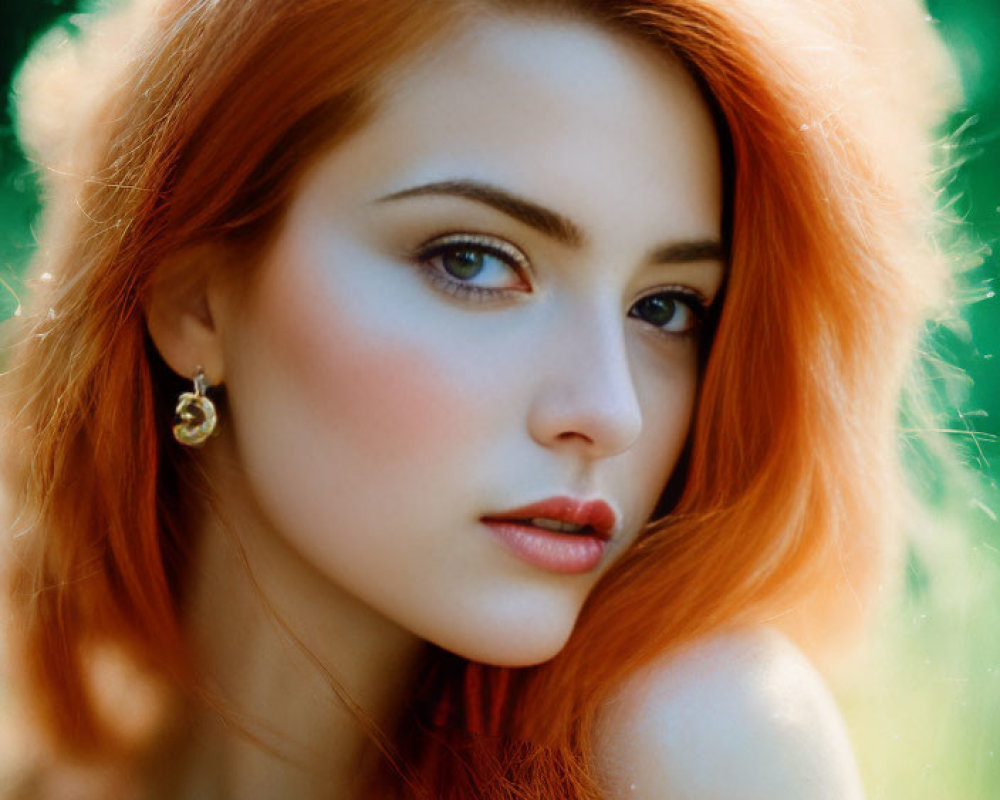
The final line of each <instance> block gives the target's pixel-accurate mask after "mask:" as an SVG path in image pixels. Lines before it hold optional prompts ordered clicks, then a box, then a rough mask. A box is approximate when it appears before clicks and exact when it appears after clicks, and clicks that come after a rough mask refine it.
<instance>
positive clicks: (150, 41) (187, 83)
mask: <svg viewBox="0 0 1000 800" xmlns="http://www.w3.org/2000/svg"><path fill="white" fill-rule="evenodd" d="M144 5H145V3H140V4H139V6H140V7H139V9H138V11H137V12H135V13H136V14H137V16H138V17H142V18H143V19H145V20H146V23H145V24H143V25H141V26H139V27H138V28H135V27H134V26H131V25H130V24H129V23H128V19H129V18H128V13H129V12H127V11H126V12H120V16H119V17H117V18H115V17H108V18H107V19H104V20H101V21H98V22H95V23H94V28H93V30H92V31H85V32H84V36H83V37H82V42H78V43H77V45H76V47H78V48H80V47H82V48H86V47H88V46H90V45H88V42H97V43H98V44H99V45H101V43H102V41H103V45H102V46H103V48H104V51H105V52H106V51H108V50H109V49H110V48H111V45H110V44H109V42H111V41H114V42H116V43H117V44H118V45H121V47H122V48H123V49H121V50H120V51H116V52H117V53H118V55H117V56H116V58H117V59H118V62H120V63H117V64H116V65H114V68H113V69H110V71H109V74H108V76H107V77H106V78H105V80H104V82H103V85H104V86H105V88H106V90H105V91H103V92H102V91H95V92H93V96H88V97H87V98H85V101H78V102H77V105H78V106H79V108H77V109H76V112H77V113H75V114H70V115H69V117H70V119H72V120H73V123H74V124H73V126H71V127H70V128H69V129H67V130H63V131H52V130H50V129H49V128H50V127H51V126H47V125H46V124H45V115H44V114H41V115H40V114H38V113H35V112H33V104H34V103H36V102H41V101H43V100H44V96H43V95H44V92H45V91H46V90H45V86H46V84H45V81H44V80H43V78H44V76H45V74H46V72H47V71H49V72H51V71H52V65H53V64H54V63H55V62H56V60H57V59H59V58H66V57H67V55H66V52H64V51H65V50H66V48H63V49H62V50H61V51H60V50H59V49H58V48H46V47H45V46H44V45H43V46H42V47H41V48H40V54H39V55H38V56H37V57H36V58H35V59H34V62H29V64H28V66H27V67H26V68H25V69H24V71H23V73H22V76H21V82H20V86H21V92H22V95H23V97H22V101H21V118H20V119H21V128H22V139H23V141H24V142H25V145H26V148H27V150H28V152H29V153H30V154H32V155H33V156H34V157H35V158H36V160H37V161H38V163H39V164H40V165H41V166H42V167H43V168H45V169H47V170H49V172H50V176H49V177H50V185H49V188H48V197H47V208H46V215H45V219H44V220H43V222H44V224H43V227H42V233H41V239H40V246H39V250H38V254H37V256H36V259H35V265H34V274H35V275H36V277H37V278H38V280H39V283H38V286H37V291H36V293H35V297H34V299H33V301H32V302H33V309H34V310H33V312H31V313H28V314H25V315H24V317H23V319H22V320H21V321H19V322H18V323H17V325H12V326H11V327H12V329H13V331H17V333H16V334H15V336H16V340H15V341H14V345H13V348H12V352H11V355H10V363H9V369H8V372H7V373H6V374H5V375H4V376H3V391H2V393H0V396H2V397H3V399H4V402H5V403H6V404H7V406H8V408H9V412H10V413H9V415H8V416H9V419H10V424H9V426H8V428H7V430H6V432H5V434H4V435H5V451H4V470H5V472H4V477H5V482H6V485H7V488H8V490H9V492H10V494H11V501H12V505H13V510H14V513H13V515H12V519H13V526H12V530H13V532H14V535H15V539H14V553H13V555H12V558H11V566H10V571H11V584H10V585H11V594H10V598H11V604H12V609H13V618H14V619H15V621H16V622H15V626H14V627H15V631H16V635H17V637H18V642H17V644H18V649H17V650H16V653H17V655H18V656H19V658H20V662H21V664H22V666H23V672H24V675H25V676H26V678H27V682H28V685H29V687H30V690H31V692H32V695H31V696H32V698H33V703H34V707H35V708H37V709H38V710H39V713H40V717H41V719H42V724H43V727H44V728H45V729H46V730H47V731H48V732H49V734H50V735H51V737H52V738H53V739H54V741H56V742H57V743H58V744H59V745H60V746H61V747H62V748H64V749H66V750H68V751H71V752H75V753H78V754H79V753H91V754H107V753H108V752H111V751H112V750H113V749H114V747H115V746H116V739H115V736H114V735H113V731H112V730H111V729H110V728H109V726H108V724H107V720H106V719H104V717H103V715H102V711H101V710H100V708H99V707H98V705H97V704H96V702H95V697H94V692H93V690H92V686H91V682H90V672H91V662H92V659H93V657H94V653H95V652H98V651H100V649H101V648H104V647H108V646H111V647H114V648H116V649H118V650H120V651H123V652H125V653H127V654H128V655H129V657H130V658H131V659H132V660H133V661H134V662H135V663H137V664H139V665H140V666H142V667H143V668H146V669H149V670H151V671H152V672H154V673H155V674H158V675H160V676H162V677H164V678H166V679H167V682H168V683H169V684H171V685H174V686H180V687H187V688H189V689H190V688H192V687H194V686H196V684H197V669H196V667H197V665H193V664H191V663H189V661H188V658H187V648H186V645H185V637H184V631H183V630H182V628H181V625H180V622H179V615H178V604H179V600H180V598H181V596H182V595H183V587H184V578H185V573H186V559H187V553H188V551H189V549H190V548H189V544H188V542H187V541H186V539H185V532H186V530H187V529H188V521H189V517H190V514H191V513H193V509H194V508H195V507H196V504H195V503H194V501H193V500H192V498H193V497H194V496H195V495H196V494H197V490H196V488H195V487H193V486H191V485H189V484H188V483H186V482H185V475H187V474H189V472H190V470H191V469H192V468H193V464H192V457H191V455H190V454H189V453H182V452H180V451H179V449H178V448H177V447H176V446H175V445H174V444H173V442H172V441H171V440H170V436H169V426H168V424H167V423H166V417H167V415H168V414H169V408H167V405H168V404H169V402H170V399H171V398H172V397H175V396H176V393H175V391H174V387H173V384H172V377H171V376H170V375H169V373H168V372H167V371H166V370H165V368H164V367H163V366H162V364H160V363H159V362H158V360H157V358H156V356H155V354H154V353H153V351H152V350H151V349H150V347H149V345H148V341H147V334H146V330H145V325H144V320H143V314H142V307H141V300H142V297H143V294H144V292H145V290H146V287H147V286H148V285H149V283H150V280H151V279H152V276H153V275H154V272H155V270H156V267H157V265H158V264H159V263H161V262H162V261H163V260H164V259H165V258H167V257H168V256H170V255H171V254H172V253H176V252H178V251H179V250H181V249H183V248H186V247H190V246H194V245H196V244H198V243H200V242H205V241H216V242H218V241H223V242H226V241H228V242H232V243H233V246H234V247H236V246H240V245H241V243H243V242H245V241H246V240H248V239H250V240H256V239H257V238H258V237H262V236H266V235H267V234H268V232H269V231H272V230H273V229H274V227H275V225H277V224H279V222H280V216H281V212H282V209H283V208H284V206H285V204H286V202H287V200H288V198H289V196H290V195H291V193H292V192H293V191H294V187H295V182H296V178H297V177H298V176H299V175H300V174H301V172H302V170H303V169H305V168H306V167H307V166H308V164H309V163H310V160H311V159H312V158H314V157H315V156H316V155H317V154H318V153H319V152H320V151H321V150H323V149H326V148H329V147H331V146H335V145H336V142H337V141H338V139H339V138H341V137H343V136H345V135H346V134H347V133H349V132H351V131H353V130H356V129H357V128H358V127H359V126H361V125H363V124H364V121H365V119H366V116H367V114H368V113H369V112H370V110H371V109H373V108H374V107H375V106H376V105H377V103H378V92H379V86H380V85H381V84H380V79H382V78H383V77H384V75H385V74H386V72H387V71H388V70H391V69H397V68H401V67H400V65H405V59H406V58H407V57H408V55H409V54H411V53H414V52H416V51H417V50H419V49H420V48H423V47H427V46H429V44H430V43H431V42H432V41H435V40H436V37H442V36H445V35H446V34H447V31H448V30H451V29H452V26H455V25H458V24H460V23H461V20H462V18H463V16H464V15H467V14H471V13H480V12H481V11H482V10H483V9H485V8H494V9H500V10H501V11H505V12H506V11H508V10H509V11H510V12H511V13H519V12H521V11H525V12H536V11H537V12H545V13H552V14H566V15H571V16H575V17H578V18H580V17H582V18H585V19H587V20H590V21H592V22H593V23H594V24H596V25H601V26H606V27H607V28H608V29H609V30H614V31H618V32H622V33H624V34H626V35H629V36H633V37H635V38H637V39H641V40H643V41H646V42H652V43H654V44H655V45H656V46H658V47H661V48H662V49H663V50H665V51H669V52H670V53H672V54H674V55H676V56H678V57H680V58H681V59H682V60H683V61H684V62H685V63H686V64H687V65H688V66H689V68H690V69H691V71H692V73H693V74H695V75H696V77H697V78H698V80H699V81H700V82H701V83H702V84H703V86H704V87H705V89H706V91H707V93H708V95H709V96H710V98H711V102H712V103H713V104H714V105H715V106H716V107H717V110H718V112H719V116H720V126H721V128H722V132H723V134H724V136H723V138H725V139H726V140H727V142H728V148H729V149H730V151H731V153H730V155H731V161H732V164H731V166H732V169H731V173H732V174H731V180H730V181H729V183H730V185H729V186H728V187H727V191H728V193H729V196H728V201H729V205H730V207H731V209H732V213H731V214H730V215H729V216H730V217H731V219H729V220H728V224H729V230H728V231H727V234H728V237H729V241H730V254H731V255H730V263H729V274H728V280H727V286H726V290H725V302H724V306H723V310H722V314H721V317H720V319H719V324H718V328H717V331H716V333H715V337H714V342H713V344H712V349H711V354H710V357H709V358H708V361H707V365H706V368H705V372H704V376H703V382H702V387H701V392H700V401H699V405H698V408H697V412H696V419H695V422H694V427H693V433H692V438H691V442H690V448H689V458H688V460H687V465H686V467H685V472H684V475H683V476H682V477H683V485H682V487H681V491H680V493H679V500H677V502H676V504H675V505H674V507H673V508H672V510H671V512H670V513H669V515H668V516H666V517H665V518H664V519H662V520H660V521H658V522H656V523H654V524H651V525H650V526H649V528H648V529H647V530H646V531H645V532H644V533H643V535H642V536H641V538H640V540H639V541H638V542H637V543H636V545H635V546H634V547H633V548H632V549H631V550H630V551H629V552H628V553H626V554H625V556H624V557H623V558H622V559H621V560H620V562H618V563H617V564H615V565H614V567H613V568H612V569H611V570H610V571H609V572H608V573H607V575H606V576H605V577H604V579H603V580H602V581H601V583H600V584H599V585H598V586H597V588H596V589H595V590H594V592H593V593H592V595H591V597H590V598H589V600H588V602H587V604H586V606H585V607H584V609H583V612H582V614H581V616H580V619H579V622H578V624H577V626H576V629H575V630H574V633H573V635H572V637H571V639H570V641H569V644H568V645H567V646H566V648H565V649H564V650H563V651H562V652H561V653H560V654H559V655H558V656H557V657H556V658H555V659H553V660H552V661H551V662H549V663H547V664H544V665H542V666H539V667H534V668H530V669H523V670H510V669H501V668H493V667H485V666H481V665H475V664H468V663H466V662H464V661H462V660H461V659H459V658H457V657H455V656H450V655H448V654H445V653H437V652H433V657H432V658H431V660H430V661H431V663H429V665H428V667H427V669H426V670H425V672H424V673H422V674H421V676H417V678H416V680H415V691H417V690H418V689H419V691H421V692H424V693H427V694H429V695H430V696H432V697H433V702H431V703H430V704H426V703H424V704H414V706H413V709H412V710H411V712H412V714H413V716H414V718H415V719H416V720H417V722H419V723H420V724H418V725H412V724H411V725H408V726H404V728H405V731H406V732H400V733H399V734H397V735H396V741H395V748H396V749H397V750H398V752H399V753H400V754H401V757H402V763H401V770H402V772H403V773H405V775H406V777H405V779H404V778H403V777H400V775H399V774H398V773H397V772H396V771H395V770H394V769H388V768H387V769H386V770H385V771H384V772H383V775H382V778H381V780H383V781H384V786H381V788H380V791H382V792H384V793H385V794H387V795H392V794H393V793H402V795H405V796H412V795H413V794H414V793H415V792H417V791H419V790H420V788H421V787H422V788H423V789H424V790H426V792H427V795H428V796H429V797H434V798H437V799H438V800H440V799H442V798H464V799H466V800H468V798H479V797H481V798H500V797H518V798H554V797H560V798H562V797H566V798H585V797H587V798H589V797H594V796H596V788H595V784H594V781H593V776H592V774H591V765H590V760H589V753H590V750H591V748H590V738H589V737H590V736H591V734H592V732H593V729H594V723H595V719H596V715H597V711H598V709H599V707H600V705H601V702H602V701H603V700H604V699H606V698H607V696H608V694H609V692H611V691H613V690H614V688H615V687H616V686H618V685H619V684H620V682H621V681H622V680H623V679H624V678H626V677H627V676H628V675H629V674H630V673H632V672H633V671H635V670H636V669H638V668H639V667H641V666H643V665H644V664H646V663H648V662H649V661H650V660H651V659H653V658H655V657H656V656H658V655H660V654H662V653H664V652H667V651H669V650H670V649H671V648H675V647H677V646H679V645H680V644H683V643H685V642H688V641H690V640H692V639H694V638H695V637H698V636H700V635H704V634H706V633H708V632H710V631H712V630H714V629H717V628H719V627H720V626H724V625H730V624H736V623H740V622H759V621H761V620H762V619H764V618H779V619H783V620H787V621H788V626H789V627H795V626H797V625H798V624H799V621H800V620H801V619H807V618H808V619H817V618H822V619H824V620H825V621H826V622H829V621H831V620H832V619H833V618H834V617H836V616H838V615H840V614H841V613H842V612H843V610H844V607H845V605H850V604H851V603H854V604H857V603H858V600H857V598H858V597H861V596H863V595H864V594H865V592H866V591H867V590H868V588H869V586H870V583H871V582H872V579H873V576H876V575H877V574H878V565H879V563H880V559H881V554H882V552H883V550H884V545H885V544H886V542H887V541H888V540H889V539H890V536H889V534H891V532H892V531H893V530H894V529H895V524H896V514H897V511H898V508H897V503H898V501H899V500H900V498H901V497H903V495H904V490H903V487H902V482H901V475H900V469H899V465H898V452H897V446H898V445H897V441H896V414H897V407H898V401H899V396H900V391H901V387H902V383H903V380H904V376H905V373H906V369H907V365H908V363H909V361H910V359H911V356H912V353H913V349H914V346H915V343H916V341H917V335H918V333H919V330H920V324H921V320H922V315H923V314H924V312H925V311H926V309H927V306H928V304H929V302H930V301H931V300H933V298H934V297H935V296H936V293H937V292H938V291H939V290H940V285H941V280H942V279H943V275H942V272H941V268H940V263H939V260H938V259H936V258H935V257H934V255H933V252H932V250H931V247H930V245H929V242H928V237H927V235H926V233H925V231H926V230H927V226H928V225H930V223H931V220H932V198H931V194H930V192H929V191H928V190H929V187H930V184H929V182H928V176H929V174H930V168H931V161H930V148H929V146H928V144H927V143H928V139H927V136H928V129H929V125H930V123H932V122H933V121H934V120H935V116H934V115H935V114H936V113H937V112H939V111H940V104H939V102H938V101H939V100H940V97H941V95H940V94H936V93H934V92H932V91H930V90H931V89H933V88H934V87H933V86H931V85H930V84H927V85H924V86H922V87H921V89H922V90H924V91H925V92H927V94H926V96H925V97H924V98H923V99H922V100H921V101H920V102H914V100H915V99H916V98H917V95H916V94H914V92H913V88H914V85H915V84H916V82H917V81H918V80H920V76H922V77H923V78H924V79H925V83H926V82H927V81H933V80H936V78H937V75H938V73H937V72H936V71H935V69H936V67H937V65H940V63H941V61H940V60H939V59H940V55H939V53H938V52H937V50H936V49H935V48H936V43H935V42H934V40H933V37H932V36H931V35H930V33H929V32H928V31H927V30H925V27H926V26H925V25H924V23H923V15H922V13H921V10H920V9H919V8H918V7H917V4H916V3H915V2H908V1H907V0H898V2H897V1H894V2H891V3H885V4H881V8H880V9H879V10H876V11H870V10H862V9H861V5H864V4H860V5H855V4H854V3H850V2H845V1H844V0H830V1H829V2H825V3H803V2H800V1H798V2H796V1H795V0H729V2H722V0H507V1H506V2H501V0H495V1H491V0H477V2H459V0H455V1H454V2H446V1H445V0H435V2H432V3H418V2H415V0H300V1H299V2H295V3H288V4H278V3H265V2H261V1H260V0H240V2H230V3H223V2H209V0H172V1H171V2H166V3H163V4H161V5H160V6H159V7H158V9H157V10H156V11H153V10H150V9H147V8H144V7H143V6H144ZM869 5H870V4H869ZM116 26H117V27H118V30H119V31H124V32H127V33H128V35H127V36H125V37H118V38H117V39H115V38H114V37H112V34H111V32H112V31H113V30H115V29H116ZM905 34H909V35H910V38H909V40H908V41H907V44H906V46H905V47H896V46H895V45H894V42H896V39H895V38H892V37H902V36H903V35H905ZM102 37H106V38H105V39H104V40H102ZM70 51H71V52H72V48H70ZM82 52H83V53H84V54H85V55H86V54H87V53H88V52H89V53H91V55H93V54H94V53H99V52H100V48H95V49H92V50H91V51H87V50H86V49H84V50H83V51H82ZM907 53H914V54H916V55H914V56H911V57H908V58H907V60H905V61H904V62H903V63H897V62H899V61H900V59H902V58H903V57H904V55H906V54H907ZM928 54H930V55H931V56H932V59H933V63H934V65H935V67H933V68H932V67H928V66H927V63H928V61H927V56H928ZM88 63H89V62H87V61H86V59H83V62H82V66H81V65H77V67H76V68H77V69H84V70H86V69H87V68H88ZM90 68H91V69H93V67H90ZM907 71H908V72H907ZM38 120H41V121H40V122H38ZM42 276H44V280H43V279H42ZM13 331H12V332H13ZM198 499H200V498H198ZM828 612H829V613H828ZM848 616H850V614H848ZM800 630H801V629H800ZM458 716H460V717H461V720H462V721H461V723H460V724H457V723H456V719H457V718H458ZM415 731H416V732H417V733H414V732H415ZM404 786H405V787H407V788H403V787H404Z"/></svg>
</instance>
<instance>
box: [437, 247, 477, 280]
mask: <svg viewBox="0 0 1000 800" xmlns="http://www.w3.org/2000/svg"><path fill="white" fill-rule="evenodd" d="M440 258H441V267H442V269H444V271H445V272H447V273H448V274H449V275H451V276H452V277H454V278H458V279H459V280H463V281H468V280H471V279H472V278H475V277H476V276H477V275H479V273H481V272H482V271H483V268H484V267H485V265H486V254H485V253H484V252H483V251H482V250H472V249H458V248H456V249H454V250H448V251H445V252H443V253H442V254H441V256H440Z"/></svg>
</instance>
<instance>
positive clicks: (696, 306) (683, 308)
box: [629, 289, 705, 334]
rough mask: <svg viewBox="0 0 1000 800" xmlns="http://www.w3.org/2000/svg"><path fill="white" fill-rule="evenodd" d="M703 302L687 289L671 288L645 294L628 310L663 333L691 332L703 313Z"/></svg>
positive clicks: (631, 314) (632, 315) (630, 313)
mask: <svg viewBox="0 0 1000 800" xmlns="http://www.w3.org/2000/svg"><path fill="white" fill-rule="evenodd" d="M704 311H705V305H704V302H703V301H702V300H701V298H700V297H698V296H697V295H696V294H694V293H693V292H691V291H689V290H680V289H673V290H671V291H662V292H657V293H655V294H650V295H646V296H645V297H643V298H642V299H640V300H638V301H637V302H636V303H635V305H633V306H632V308H631V309H630V310H629V316H630V317H634V318H636V319H640V320H642V321H643V322H645V323H648V324H649V325H652V326H653V327H654V328H658V329H660V330H661V331H663V332H664V333H675V334H685V333H691V332H692V331H693V330H694V329H695V328H696V327H697V326H698V323H699V322H700V321H701V317H702V316H703V315H704Z"/></svg>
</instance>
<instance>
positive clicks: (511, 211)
mask: <svg viewBox="0 0 1000 800" xmlns="http://www.w3.org/2000/svg"><path fill="white" fill-rule="evenodd" d="M427 196H444V197H460V198H463V199H465V200H473V201H475V202H477V203H482V204H483V205H487V206H490V207H492V208H495V209H496V210H497V211H500V212H501V213H503V214H506V215H507V216H509V217H512V218H514V219H516V220H517V221H518V222H522V223H524V224H525V225H527V226H529V227H531V228H534V229H535V230H537V231H540V232H541V233H543V234H545V235H546V236H549V237H550V238H552V239H555V240H556V241H557V242H560V243H562V244H566V245H569V246H572V247H580V246H581V245H582V244H583V243H584V242H585V241H586V239H587V237H586V235H585V234H584V233H583V231H582V230H581V229H580V228H579V227H578V226H577V225H576V224H574V223H573V222H572V221H571V220H569V219H567V218H566V217H564V216H563V215H562V214H559V213H557V212H555V211H552V210H551V209H548V208H545V207H544V206H540V205H538V204H537V203H533V202H532V201H530V200H526V199H525V198H523V197H518V196H517V195H515V194H511V193H510V192H508V191H506V190H504V189H501V188H499V187H497V186H493V185H491V184H488V183H482V182H481V181H474V180H453V181H435V182H434V183H425V184H421V185H419V186H413V187H411V188H409V189H402V190H400V191H398V192H392V193H391V194H387V195H385V196H384V197H380V198H378V200H377V202H379V203H385V202H391V201H394V200H404V199H406V198H410V197H427ZM725 258H726V255H725V248H723V246H722V243H721V242H720V241H718V240H716V239H699V240H694V241H682V242H674V243H672V244H668V245H665V246H663V247H658V248H655V249H654V250H653V251H652V253H651V254H650V257H649V260H650V262H651V263H654V264H685V263H690V262H694V261H725Z"/></svg>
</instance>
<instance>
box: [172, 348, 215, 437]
mask: <svg viewBox="0 0 1000 800" xmlns="http://www.w3.org/2000/svg"><path fill="white" fill-rule="evenodd" d="M207 389H208V383H207V382H206V381H205V371H204V370H203V369H202V368H201V367H198V368H197V369H196V370H195V375H194V391H193V392H184V393H183V394H182V395H181V396H180V397H179V398H178V400H177V408H176V409H174V427H173V432H174V438H175V439H176V440H177V441H178V442H180V443H181V444H185V445H187V446H188V447H201V446H202V445H203V444H205V442H206V441H207V440H208V437H209V436H211V435H212V434H213V433H214V432H215V426H216V424H217V423H218V421H219V418H218V415H217V414H216V411H215V404H214V403H213V402H212V401H211V400H209V399H208V397H207V396H206V395H205V391H206V390H207Z"/></svg>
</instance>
